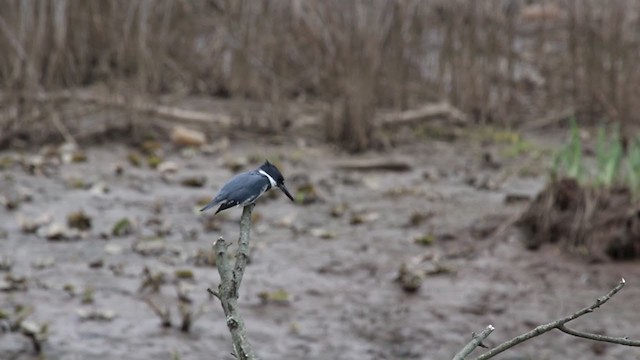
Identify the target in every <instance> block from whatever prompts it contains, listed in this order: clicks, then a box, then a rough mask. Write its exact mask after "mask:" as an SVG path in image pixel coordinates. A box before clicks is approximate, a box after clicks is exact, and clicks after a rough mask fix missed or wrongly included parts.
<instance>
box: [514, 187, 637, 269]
mask: <svg viewBox="0 0 640 360" xmlns="http://www.w3.org/2000/svg"><path fill="white" fill-rule="evenodd" d="M516 225H517V226H518V228H520V229H521V230H522V231H523V232H524V235H525V236H524V239H525V244H526V246H527V247H528V248H530V249H537V248H539V247H540V246H542V245H543V244H545V243H556V244H559V245H560V246H561V247H562V248H563V249H566V250H568V251H569V252H571V253H575V254H579V255H582V256H586V257H588V258H589V259H592V260H607V259H612V260H630V259H635V258H637V257H638V256H640V206H638V202H637V201H635V200H634V197H633V195H632V193H631V191H630V190H629V189H628V188H627V187H621V186H619V187H612V188H608V189H606V188H596V187H587V186H583V185H580V184H579V183H578V182H577V181H576V180H575V179H571V178H562V179H558V180H555V181H552V182H550V183H549V185H548V186H547V187H546V189H545V190H544V191H543V192H542V193H540V194H539V195H538V196H537V198H536V199H535V200H534V201H533V202H532V204H531V206H530V207H529V208H528V209H527V210H526V211H525V212H524V213H523V214H522V216H521V217H520V219H519V220H518V221H517V223H516Z"/></svg>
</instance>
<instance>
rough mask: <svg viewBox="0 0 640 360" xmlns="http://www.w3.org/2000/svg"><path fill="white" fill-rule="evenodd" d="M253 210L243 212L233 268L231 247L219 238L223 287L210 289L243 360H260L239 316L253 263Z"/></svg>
mask: <svg viewBox="0 0 640 360" xmlns="http://www.w3.org/2000/svg"><path fill="white" fill-rule="evenodd" d="M253 206H254V205H253V204H251V205H247V206H245V207H244V209H243V210H242V218H241V219H240V239H239V240H238V252H237V254H236V259H235V263H234V265H233V267H232V265H231V263H230V261H229V254H228V253H227V250H228V248H229V245H227V243H226V241H225V240H224V239H223V238H219V239H218V240H217V241H216V242H215V244H214V245H213V248H214V250H215V252H216V265H217V267H218V273H219V274H220V285H219V286H218V291H217V292H215V291H213V290H211V289H208V292H209V294H212V295H214V296H216V297H217V298H219V299H220V302H221V303H222V309H223V310H224V315H225V317H226V320H227V327H228V328H229V332H230V333H231V338H232V340H233V348H234V350H235V354H236V357H237V358H238V359H240V360H254V359H257V358H256V356H255V354H254V353H253V350H252V349H251V344H249V339H248V337H247V330H246V328H245V326H244V321H243V320H242V317H241V316H240V314H239V312H238V290H239V288H240V283H241V282H242V275H243V274H244V269H245V267H246V266H247V261H248V259H249V232H250V229H251V213H252V211H253Z"/></svg>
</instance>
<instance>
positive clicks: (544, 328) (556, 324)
mask: <svg viewBox="0 0 640 360" xmlns="http://www.w3.org/2000/svg"><path fill="white" fill-rule="evenodd" d="M624 285H625V280H624V279H622V280H620V282H619V283H618V285H616V287H614V288H613V289H611V291H609V292H608V293H607V294H606V295H604V296H602V297H599V298H598V299H597V300H596V301H595V302H594V303H593V304H591V305H590V306H587V307H585V308H583V309H580V310H578V311H576V312H575V313H573V314H571V315H568V316H565V317H563V318H561V319H558V320H556V321H552V322H550V323H548V324H544V325H540V326H538V327H536V328H535V329H533V330H531V331H529V332H526V333H524V334H522V335H519V336H516V337H515V338H513V339H511V340H509V341H506V342H504V343H502V344H500V345H498V346H496V347H494V348H493V349H491V350H489V351H487V352H485V353H484V354H482V355H480V356H478V357H477V358H476V359H475V360H485V359H489V358H492V357H494V356H496V355H498V354H500V353H501V352H503V351H505V350H508V349H510V348H512V347H514V346H516V345H518V344H520V343H523V342H525V341H527V340H529V339H531V338H533V337H536V336H539V335H542V334H544V333H546V332H548V331H551V330H553V329H559V330H561V331H564V332H565V333H567V334H571V335H574V336H579V337H586V338H587V339H591V340H597V341H607V342H613V341H609V340H613V339H615V340H617V341H616V344H622V345H630V346H638V345H636V343H637V342H636V341H631V340H627V339H624V338H620V339H618V338H611V337H608V336H604V337H603V336H602V335H595V334H589V333H583V332H577V331H575V330H570V329H567V328H566V327H564V324H566V323H568V322H570V321H572V320H575V319H577V318H579V317H580V316H582V315H585V314H588V313H591V312H593V311H594V310H595V309H597V308H599V307H600V306H601V305H603V304H604V303H606V302H607V301H609V299H611V298H612V297H613V296H614V295H615V294H617V293H618V291H620V290H621V289H622V288H623V287H624ZM485 331H486V329H485ZM576 334H580V335H576ZM582 335H586V336H582ZM487 336H488V334H487ZM472 343H473V340H472V342H471V343H469V344H467V346H469V345H470V344H472ZM478 344H479V342H478ZM467 346H465V349H466V348H467ZM476 346H477V345H476ZM463 350H464V349H463ZM471 350H473V348H472V349H471ZM469 352H471V351H469ZM461 353H462V351H461ZM457 356H458V355H456V358H454V359H464V357H462V358H457Z"/></svg>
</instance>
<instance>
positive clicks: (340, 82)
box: [0, 0, 640, 150]
mask: <svg viewBox="0 0 640 360" xmlns="http://www.w3.org/2000/svg"><path fill="white" fill-rule="evenodd" d="M639 9H640V0H633V1H625V0H612V1H607V2H604V1H599V0H575V1H574V0H544V1H530V2H529V1H528V2H525V1H518V0H490V1H463V0H451V1H448V0H432V1H421V0H371V1H365V0H350V1H341V0H309V1H300V0H281V1H252V0H209V1H205V0H194V1H186V0H182V1H174V0H154V1H151V0H131V1H125V0H114V1H83V0H7V1H3V2H1V3H0V48H1V49H3V51H1V52H0V85H1V86H2V93H1V94H2V96H1V98H0V101H1V103H0V106H1V109H0V131H1V132H2V133H1V134H0V142H1V141H2V140H6V138H7V137H10V136H11V135H15V134H17V133H19V131H22V130H24V129H29V128H30V124H38V123H41V122H42V120H43V119H45V118H46V117H47V114H48V113H49V112H51V111H54V112H56V111H61V112H62V113H63V116H62V117H63V120H65V116H64V114H66V113H64V112H63V111H62V110H60V109H59V107H56V106H53V105H51V104H47V105H46V106H45V105H42V104H39V103H37V102H35V101H33V100H30V97H29V96H26V95H28V94H33V93H37V92H49V91H58V90H60V89H77V88H83V89H86V88H88V87H91V86H95V85H96V84H103V85H104V84H106V85H107V86H108V87H109V88H110V89H112V91H118V92H121V93H125V94H127V93H132V94H135V95H136V96H145V95H146V96H158V95H162V94H178V95H181V96H183V95H185V96H186V95H207V96H217V97H220V96H222V97H232V98H234V99H240V101H246V100H250V101H258V102H264V103H268V104H270V105H269V110H270V114H269V115H268V122H267V123H266V125H265V126H264V129H263V130H268V131H274V132H277V131H280V130H282V129H283V128H284V127H285V126H286V124H285V122H284V120H285V118H286V117H287V106H288V104H289V103H290V102H291V101H293V100H297V101H320V102H323V103H326V104H328V106H324V107H323V108H324V109H325V111H326V116H325V118H326V135H327V138H328V139H329V140H332V141H336V142H338V143H341V144H343V145H345V146H346V147H347V148H349V149H351V150H362V149H366V148H368V147H370V146H371V145H372V144H373V140H374V135H375V128H374V126H373V124H372V119H373V116H374V113H375V111H376V109H380V108H386V109H395V110H404V109H407V108H412V107H416V106H419V105H421V104H422V103H424V102H429V101H440V100H447V101H449V102H450V103H452V104H453V105H454V106H456V107H458V108H460V109H462V110H464V111H466V112H467V113H469V114H470V115H471V116H472V119H474V120H475V121H477V122H479V123H486V122H493V123H498V124H503V125H507V126H513V125H517V124H520V123H522V122H526V121H535V120H537V119H543V118H546V117H549V116H551V117H553V116H554V114H566V113H567V109H570V110H571V112H573V113H575V114H577V115H578V116H579V118H580V119H581V120H584V121H588V120H603V119H607V120H609V121H620V122H621V123H622V126H623V127H624V126H628V125H629V124H631V123H633V122H636V120H637V119H636V118H637V115H636V114H638V113H639V112H638V110H640V109H638V106H639V105H638V104H640V103H638V102H636V101H634V95H633V94H634V92H633V91H634V90H633V89H635V88H638V85H640V71H639V68H640V66H639V65H638V62H637V61H636V58H637V54H638V52H639V50H640V36H638V33H637V31H636V29H637V28H638V27H639V26H640V11H639ZM558 116H559V115H558ZM31 128H32V127H31Z"/></svg>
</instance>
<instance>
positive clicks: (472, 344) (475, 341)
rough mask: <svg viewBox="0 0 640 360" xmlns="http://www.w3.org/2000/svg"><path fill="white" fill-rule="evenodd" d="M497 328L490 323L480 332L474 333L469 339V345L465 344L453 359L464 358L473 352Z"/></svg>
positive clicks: (461, 359)
mask: <svg viewBox="0 0 640 360" xmlns="http://www.w3.org/2000/svg"><path fill="white" fill-rule="evenodd" d="M495 329H496V328H494V327H493V325H489V326H487V327H486V328H485V329H484V330H483V331H482V332H481V333H480V334H477V335H476V334H474V335H473V338H472V339H471V341H469V342H468V343H467V345H465V346H464V347H463V348H462V350H460V352H459V353H457V354H456V356H454V357H453V360H464V358H465V357H467V355H469V354H471V352H472V351H473V350H474V349H475V348H477V347H478V346H480V344H482V341H484V339H486V338H487V336H489V335H490V334H491V333H492V332H493V330H495Z"/></svg>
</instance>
